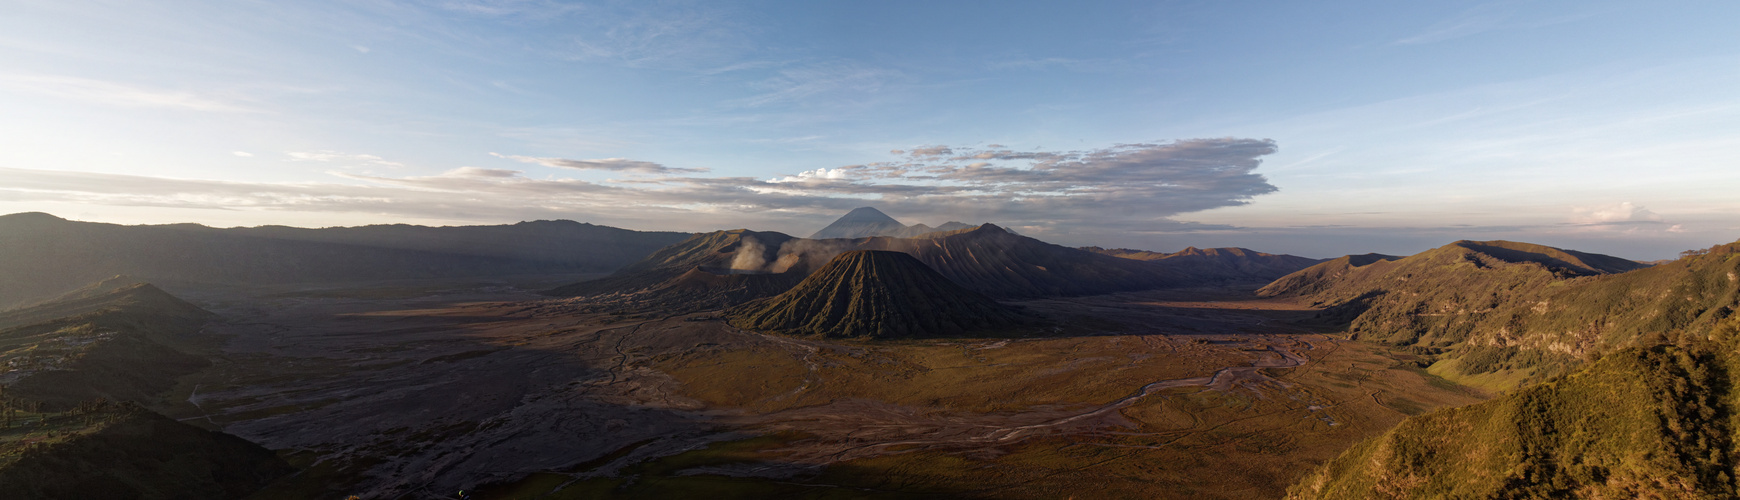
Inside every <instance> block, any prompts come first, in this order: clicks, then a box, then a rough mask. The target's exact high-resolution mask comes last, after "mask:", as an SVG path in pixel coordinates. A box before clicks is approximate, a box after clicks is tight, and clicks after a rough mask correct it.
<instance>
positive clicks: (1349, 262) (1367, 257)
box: [1257, 253, 1401, 297]
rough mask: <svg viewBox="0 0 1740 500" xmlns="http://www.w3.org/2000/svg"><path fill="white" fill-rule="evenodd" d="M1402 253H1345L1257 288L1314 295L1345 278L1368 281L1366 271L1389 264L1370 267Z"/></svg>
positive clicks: (1266, 294) (1267, 294) (1273, 294)
mask: <svg viewBox="0 0 1740 500" xmlns="http://www.w3.org/2000/svg"><path fill="white" fill-rule="evenodd" d="M1400 258H1401V257H1396V256H1393V255H1383V254H1375V253H1368V254H1364V255H1346V256H1342V257H1337V258H1334V259H1329V260H1326V261H1323V262H1320V263H1317V264H1313V265H1312V266H1310V267H1307V268H1305V269H1300V270H1298V271H1294V272H1292V273H1289V274H1287V275H1284V276H1281V277H1279V278H1275V281H1273V282H1270V283H1269V284H1268V285H1265V286H1263V287H1262V288H1260V289H1258V290H1257V295H1260V296H1264V297H1280V296H1292V297H1297V296H1315V295H1316V294H1318V293H1321V292H1323V291H1324V290H1326V289H1328V288H1330V287H1334V286H1336V285H1338V284H1340V283H1344V282H1356V283H1365V282H1368V281H1369V280H1370V279H1369V278H1366V277H1364V275H1365V274H1380V275H1381V274H1382V273H1383V272H1385V271H1387V270H1388V269H1389V267H1388V266H1378V267H1367V266H1370V265H1372V264H1376V263H1379V262H1388V261H1392V260H1396V259H1400Z"/></svg>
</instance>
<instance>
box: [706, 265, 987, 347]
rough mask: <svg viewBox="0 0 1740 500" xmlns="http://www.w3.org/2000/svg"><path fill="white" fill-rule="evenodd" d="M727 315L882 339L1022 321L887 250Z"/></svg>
mask: <svg viewBox="0 0 1740 500" xmlns="http://www.w3.org/2000/svg"><path fill="white" fill-rule="evenodd" d="M727 315H728V316H729V317H730V321H731V324H732V325H733V326H737V327H739V328H744V329H749V330H758V331H766V332H773V333H781V334H786V335H802V336H821V337H846V338H874V339H882V338H910V337H936V336H945V335H960V334H966V333H973V332H982V331H986V330H990V329H995V328H999V327H1007V326H1010V325H1013V324H1016V323H1018V321H1019V320H1018V317H1017V315H1016V313H1015V312H1014V311H1011V310H1009V309H1008V308H1005V307H1004V306H1002V305H1001V304H998V303H997V302H996V301H993V300H991V299H990V298H988V297H985V296H984V295H980V294H978V293H974V292H973V291H971V290H967V289H964V288H961V287H960V286H959V285H956V284H954V283H952V282H950V281H949V280H948V279H947V278H944V277H943V276H942V275H940V274H937V273H936V272H935V271H932V270H931V269H930V268H928V267H926V266H925V265H924V263H922V262H919V261H918V260H917V259H914V258H912V256H910V255H906V254H904V253H900V252H887V251H856V252H847V253H844V254H841V255H840V256H838V257H835V258H834V260H833V261H832V262H829V263H828V265H826V266H823V267H822V268H821V269H819V270H817V271H816V272H815V273H812V274H811V275H810V276H809V277H808V278H805V279H804V280H803V282H802V283H799V284H798V285H797V286H796V287H794V288H792V289H791V290H788V291H786V292H785V293H782V294H780V295H778V296H775V297H773V298H770V299H767V300H763V301H759V302H752V303H749V304H745V305H743V306H739V307H737V308H735V309H733V310H731V311H729V312H728V313H727Z"/></svg>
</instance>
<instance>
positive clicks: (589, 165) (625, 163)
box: [490, 153, 708, 174]
mask: <svg viewBox="0 0 1740 500" xmlns="http://www.w3.org/2000/svg"><path fill="white" fill-rule="evenodd" d="M490 156H494V157H496V158H505V159H509V160H513V161H517V162H520V163H532V164H536V165H543V166H546V167H555V168H571V169H574V170H605V171H610V172H627V173H634V174H680V173H700V172H706V171H708V169H706V168H678V167H667V166H664V165H660V164H658V163H653V162H650V161H640V160H630V159H627V158H603V159H597V160H570V159H567V158H543V157H536V156H519V155H504V154H500V153H490Z"/></svg>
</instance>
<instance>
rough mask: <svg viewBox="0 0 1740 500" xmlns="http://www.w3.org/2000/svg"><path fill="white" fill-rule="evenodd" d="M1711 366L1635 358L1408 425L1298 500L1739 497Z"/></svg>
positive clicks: (1634, 354)
mask: <svg viewBox="0 0 1740 500" xmlns="http://www.w3.org/2000/svg"><path fill="white" fill-rule="evenodd" d="M1714 361H1715V360H1714V359H1712V358H1711V357H1709V356H1708V355H1698V354H1694V353H1691V352H1688V351H1687V350H1685V349H1680V348H1677V347H1671V346H1658V347H1655V348H1651V349H1627V350H1624V351H1620V352H1616V353H1613V354H1611V355H1608V356H1606V357H1604V358H1602V359H1601V360H1600V361H1597V362H1595V363H1592V364H1590V365H1589V366H1588V367H1587V368H1586V369H1584V370H1581V371H1579V372H1577V373H1575V374H1572V375H1569V376H1567V377H1564V378H1560V379H1555V380H1553V381H1550V382H1547V383H1544V384H1540V385H1536V386H1532V387H1529V388H1526V389H1522V390H1518V391H1516V392H1514V393H1511V394H1507V395H1505V396H1502V397H1500V398H1499V399H1496V400H1493V401H1489V402H1486V403H1481V404H1477V405H1473V406H1468V407H1463V408H1453V409H1448V410H1443V411H1439V412H1436V413H1431V414H1428V415H1424V416H1420V417H1414V418H1410V419H1408V420H1406V421H1404V422H1403V423H1402V424H1401V425H1399V426H1397V427H1396V428H1395V429H1392V430H1390V431H1389V432H1387V433H1385V434H1384V435H1382V436H1379V437H1377V438H1375V439H1372V440H1369V441H1366V442H1363V443H1361V444H1359V445H1357V446H1355V447H1354V448H1353V449H1352V450H1350V451H1348V452H1347V453H1346V454H1344V455H1342V456H1341V457H1339V458H1337V459H1335V460H1333V461H1331V462H1330V463H1329V464H1327V465H1326V466H1324V467H1323V469H1321V470H1320V471H1318V472H1317V473H1315V474H1313V475H1312V476H1311V477H1308V478H1306V479H1305V480H1304V481H1303V482H1301V483H1300V485H1299V486H1297V487H1295V488H1294V490H1293V497H1294V498H1326V499H1327V498H1567V497H1573V496H1574V497H1582V498H1643V497H1657V498H1727V497H1732V496H1733V494H1734V492H1735V490H1734V481H1733V475H1734V470H1733V465H1734V463H1733V460H1732V458H1731V453H1733V451H1734V450H1733V448H1732V443H1731V439H1730V429H1731V424H1730V422H1727V421H1726V420H1725V419H1726V418H1728V417H1727V414H1728V412H1729V405H1728V404H1726V403H1724V402H1723V401H1722V400H1723V398H1724V396H1729V395H1728V394H1725V393H1724V392H1725V391H1727V390H1728V387H1727V385H1728V383H1729V381H1728V378H1727V377H1728V375H1727V373H1725V371H1724V370H1723V368H1722V366H1721V365H1720V364H1719V363H1716V362H1714Z"/></svg>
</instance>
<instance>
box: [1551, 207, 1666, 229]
mask: <svg viewBox="0 0 1740 500" xmlns="http://www.w3.org/2000/svg"><path fill="white" fill-rule="evenodd" d="M1571 211H1572V212H1573V213H1575V214H1576V215H1575V216H1574V217H1573V218H1572V222H1575V223H1578V224H1611V223H1628V222H1661V221H1662V219H1661V215H1658V214H1656V213H1655V212H1651V211H1649V209H1647V208H1643V207H1640V206H1637V205H1633V204H1631V202H1629V201H1625V202H1619V203H1614V204H1612V205H1604V206H1595V207H1573V208H1572V209H1571Z"/></svg>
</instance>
